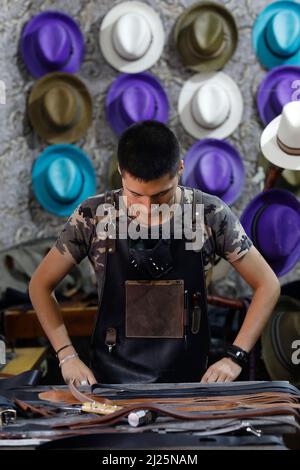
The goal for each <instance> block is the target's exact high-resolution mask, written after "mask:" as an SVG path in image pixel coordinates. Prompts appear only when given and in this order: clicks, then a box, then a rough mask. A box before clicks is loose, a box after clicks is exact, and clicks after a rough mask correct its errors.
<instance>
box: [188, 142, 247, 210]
mask: <svg viewBox="0 0 300 470" xmlns="http://www.w3.org/2000/svg"><path fill="white" fill-rule="evenodd" d="M244 180H245V171H244V164H243V162H242V159H241V156H240V154H239V153H238V151H237V150H236V149H235V148H234V147H233V146H232V145H231V144H229V143H228V142H226V141H224V140H217V139H203V140H200V141H198V142H196V143H195V144H194V145H193V146H192V147H191V148H190V149H189V151H188V152H187V154H186V156H185V158H184V170H183V174H182V183H183V185H185V186H189V187H192V188H197V189H201V190H202V191H204V192H206V193H209V194H213V195H215V196H218V197H220V198H221V199H222V200H223V201H224V202H226V203H227V204H232V203H233V202H234V201H236V199H237V198H238V197H239V195H240V194H241V191H242V189H243V185H244Z"/></svg>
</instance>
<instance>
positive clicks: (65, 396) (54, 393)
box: [38, 390, 112, 405]
mask: <svg viewBox="0 0 300 470" xmlns="http://www.w3.org/2000/svg"><path fill="white" fill-rule="evenodd" d="M38 397H39V399H40V400H46V401H50V402H53V403H68V404H70V405H71V404H76V403H81V400H79V399H78V398H75V397H74V395H72V393H71V392H70V391H68V390H47V391H45V392H41V393H39V394H38ZM90 400H91V401H96V402H98V403H106V404H111V403H112V401H111V400H109V399H108V398H103V397H97V396H95V395H92V394H85V401H90Z"/></svg>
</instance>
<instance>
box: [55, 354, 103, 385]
mask: <svg viewBox="0 0 300 470" xmlns="http://www.w3.org/2000/svg"><path fill="white" fill-rule="evenodd" d="M61 373H62V376H63V378H64V381H65V383H66V384H68V383H69V382H70V380H73V379H75V382H74V385H75V386H77V387H78V386H80V385H92V384H95V383H97V380H96V378H95V376H94V374H93V372H92V371H91V370H90V369H89V368H88V367H87V366H86V365H85V364H84V362H82V361H81V360H80V359H79V358H78V357H74V358H72V359H69V360H68V361H66V362H64V364H62V366H61Z"/></svg>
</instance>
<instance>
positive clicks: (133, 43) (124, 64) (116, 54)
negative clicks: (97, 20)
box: [99, 1, 165, 73]
mask: <svg viewBox="0 0 300 470" xmlns="http://www.w3.org/2000/svg"><path fill="white" fill-rule="evenodd" d="M164 40H165V34H164V28H163V25H162V22H161V20H160V17H159V16H158V14H157V13H156V12H155V11H154V10H153V8H151V7H150V6H149V5H147V4H145V3H142V2H135V1H131V2H123V3H120V4H119V5H116V6H114V7H113V8H112V9H111V10H109V12H108V13H107V14H106V16H105V17H104V19H103V21H102V23H101V27H100V33H99V41H100V47H101V50H102V54H103V56H104V58H105V60H106V61H107V62H108V63H109V64H110V65H111V66H112V67H114V68H115V69H117V70H119V71H120V72H126V73H138V72H143V71H144V70H147V69H149V68H150V67H152V65H154V64H155V62H157V61H158V59H159V58H160V56H161V54H162V51H163V47H164Z"/></svg>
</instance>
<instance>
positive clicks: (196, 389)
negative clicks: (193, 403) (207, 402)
mask: <svg viewBox="0 0 300 470" xmlns="http://www.w3.org/2000/svg"><path fill="white" fill-rule="evenodd" d="M241 384H242V385H241ZM106 385H108V388H109V384H94V385H92V387H91V388H92V393H94V394H95V395H99V394H101V393H102V389H103V388H106ZM138 385H139V384H138ZM138 385H137V386H136V387H134V386H132V384H121V385H119V386H118V385H114V387H113V388H114V390H115V392H114V393H115V394H118V395H119V396H121V395H122V397H124V398H125V397H126V398H131V397H133V396H135V395H142V396H143V397H144V398H146V397H163V396H167V397H170V396H172V397H176V396H178V397H182V396H202V395H204V396H217V395H224V396H226V395H236V394H243V393H259V392H262V391H270V392H271V391H274V392H286V393H291V394H293V395H296V396H298V397H300V390H298V389H297V388H296V387H294V386H293V385H291V384H290V383H289V382H284V381H273V382H264V381H262V382H257V383H255V382H254V383H249V382H247V383H243V382H240V383H238V384H236V383H234V382H232V383H230V382H228V383H226V384H222V383H215V384H197V385H196V384H193V385H194V386H191V387H180V386H179V384H174V385H175V386H174V387H173V388H163V387H159V386H158V384H156V387H155V388H156V389H155V388H152V389H151V388H150V387H147V385H148V384H140V385H142V387H145V388H137V387H138ZM151 385H153V384H151ZM159 385H162V384H159ZM195 385H196V386H195ZM169 386H170V384H169ZM117 389H119V391H118V392H117ZM99 392H100V393H99ZM105 395H106V396H107V397H108V398H112V399H113V398H114V394H111V395H110V394H109V393H107V392H105Z"/></svg>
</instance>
